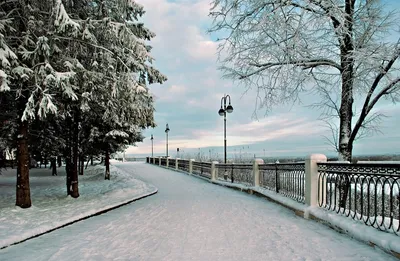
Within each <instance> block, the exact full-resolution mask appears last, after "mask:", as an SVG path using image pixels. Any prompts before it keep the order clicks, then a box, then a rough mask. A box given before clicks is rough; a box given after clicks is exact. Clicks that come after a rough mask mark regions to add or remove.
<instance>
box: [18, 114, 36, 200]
mask: <svg viewBox="0 0 400 261" xmlns="http://www.w3.org/2000/svg"><path fill="white" fill-rule="evenodd" d="M28 127H29V124H28V122H27V121H21V120H19V134H18V138H17V164H18V165H17V191H16V203H15V205H17V206H19V207H21V208H29V207H31V205H32V202H31V191H30V186H29V151H28Z"/></svg>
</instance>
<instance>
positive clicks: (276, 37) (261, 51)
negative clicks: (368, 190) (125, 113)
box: [210, 0, 400, 161]
mask: <svg viewBox="0 0 400 261" xmlns="http://www.w3.org/2000/svg"><path fill="white" fill-rule="evenodd" d="M210 16H211V17H213V19H214V23H213V26H212V27H211V28H210V32H218V33H220V34H221V35H223V36H224V37H222V38H221V39H219V41H220V45H219V55H220V56H219V59H220V61H221V63H222V66H221V69H222V70H223V72H224V76H225V77H228V78H231V79H234V80H238V81H239V82H241V83H242V84H244V85H245V86H246V87H247V88H255V89H256V90H257V101H258V102H261V104H259V106H260V107H264V108H266V109H267V110H270V109H271V108H272V107H274V106H275V105H277V104H282V103H287V102H292V101H293V100H297V99H298V98H299V94H300V93H303V92H310V91H311V92H316V93H318V94H319V95H320V96H321V98H322V99H321V101H322V102H320V103H318V104H315V105H316V106H317V107H318V108H324V109H323V110H322V111H321V114H322V115H323V117H322V119H323V120H324V121H325V122H326V123H327V124H328V126H329V127H330V128H331V130H332V134H333V136H334V137H336V138H334V139H333V140H331V142H333V145H334V146H336V148H337V150H338V154H339V159H340V160H345V161H351V159H352V150H353V143H354V141H355V139H356V138H359V137H360V136H363V135H369V134H370V133H371V130H372V131H374V130H376V128H372V129H371V126H376V122H377V121H379V120H381V116H382V115H381V114H379V112H376V111H375V110H373V109H374V107H375V105H376V104H377V103H378V101H380V100H383V99H389V100H391V101H392V102H393V103H396V102H397V101H398V99H399V97H400V96H399V92H400V84H399V82H400V77H399V75H400V74H399V69H400V68H399V61H398V58H399V55H400V45H399V40H400V38H399V33H398V31H395V30H392V28H393V26H394V25H396V24H398V21H396V15H395V13H391V12H386V13H385V12H384V10H383V7H382V6H381V5H380V1H378V0H214V2H213V7H212V8H211V11H210ZM385 39H386V40H385ZM355 99H357V100H355ZM357 105H360V108H359V109H357ZM335 117H336V118H338V119H339V121H338V129H337V130H336V127H335V124H336V123H335V122H332V119H333V118H335ZM353 122H354V123H353ZM336 135H337V136H338V137H337V136H336Z"/></svg>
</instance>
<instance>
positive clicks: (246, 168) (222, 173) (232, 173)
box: [216, 163, 253, 186]
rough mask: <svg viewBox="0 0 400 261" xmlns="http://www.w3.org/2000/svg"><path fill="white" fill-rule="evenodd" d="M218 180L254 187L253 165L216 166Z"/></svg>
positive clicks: (230, 164) (229, 164)
mask: <svg viewBox="0 0 400 261" xmlns="http://www.w3.org/2000/svg"><path fill="white" fill-rule="evenodd" d="M216 169H217V171H218V179H219V180H225V181H228V180H229V181H230V182H232V183H241V184H244V185H247V186H252V185H253V164H232V163H227V164H224V163H221V164H216Z"/></svg>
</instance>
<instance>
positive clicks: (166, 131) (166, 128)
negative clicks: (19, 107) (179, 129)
mask: <svg viewBox="0 0 400 261" xmlns="http://www.w3.org/2000/svg"><path fill="white" fill-rule="evenodd" d="M168 132H169V127H168V123H167V125H166V126H165V134H166V136H167V158H168Z"/></svg>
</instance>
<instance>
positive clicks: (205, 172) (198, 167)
mask: <svg viewBox="0 0 400 261" xmlns="http://www.w3.org/2000/svg"><path fill="white" fill-rule="evenodd" d="M192 172H193V174H197V175H199V176H203V177H206V178H209V179H211V163H210V162H198V161H193V164H192Z"/></svg>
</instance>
